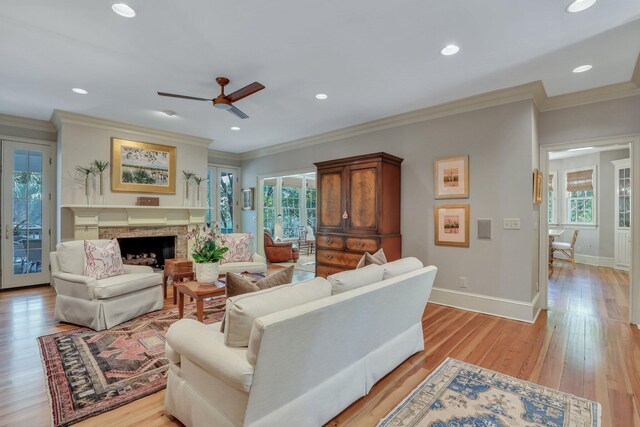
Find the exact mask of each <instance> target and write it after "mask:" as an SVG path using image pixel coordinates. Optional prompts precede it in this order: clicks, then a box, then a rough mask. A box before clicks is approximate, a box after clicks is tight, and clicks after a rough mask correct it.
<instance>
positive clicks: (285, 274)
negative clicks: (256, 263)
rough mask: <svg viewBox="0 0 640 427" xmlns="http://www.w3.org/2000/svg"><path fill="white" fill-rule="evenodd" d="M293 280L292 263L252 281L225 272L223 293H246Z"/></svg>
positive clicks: (224, 323)
mask: <svg viewBox="0 0 640 427" xmlns="http://www.w3.org/2000/svg"><path fill="white" fill-rule="evenodd" d="M291 282H293V265H292V266H291V267H287V268H285V269H284V270H282V271H278V272H277V273H273V274H270V275H268V276H267V277H265V278H264V279H260V280H258V281H257V282H255V283H253V282H251V281H250V280H247V279H246V278H244V277H243V276H242V275H240V274H236V273H227V280H226V283H225V287H224V289H225V293H226V296H227V298H231V297H235V296H237V295H242V294H248V293H251V292H256V291H259V290H262V289H269V288H273V287H274V286H280V285H286V284H287V283H291ZM226 323H227V322H226V316H224V317H223V318H222V324H221V325H220V332H224V327H225V325H226Z"/></svg>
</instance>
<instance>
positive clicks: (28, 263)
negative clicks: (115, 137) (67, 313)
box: [0, 141, 52, 289]
mask: <svg viewBox="0 0 640 427" xmlns="http://www.w3.org/2000/svg"><path fill="white" fill-rule="evenodd" d="M50 151H51V150H50V147H49V146H47V145H40V144H33V143H26V142H13V141H2V190H3V191H2V208H1V210H2V214H1V216H2V274H1V283H0V286H1V287H2V289H8V288H17V287H21V286H30V285H39V284H44V283H49V248H50V240H51V225H50V216H51V215H50V214H51V203H52V202H51V183H50V182H49V180H50V176H51V174H50V168H51V153H50Z"/></svg>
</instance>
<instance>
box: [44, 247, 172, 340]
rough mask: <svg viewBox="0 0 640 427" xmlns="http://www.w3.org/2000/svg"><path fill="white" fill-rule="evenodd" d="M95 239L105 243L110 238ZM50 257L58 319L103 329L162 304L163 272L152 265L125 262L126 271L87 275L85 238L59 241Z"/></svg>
mask: <svg viewBox="0 0 640 427" xmlns="http://www.w3.org/2000/svg"><path fill="white" fill-rule="evenodd" d="M92 242H93V243H94V244H96V245H97V246H98V247H103V246H104V245H106V244H107V243H109V240H93V241H92ZM49 257H50V260H51V275H52V277H53V281H52V284H53V287H54V288H55V290H56V308H55V315H54V318H55V320H59V321H62V322H67V323H74V324H76V325H82V326H86V327H88V328H91V329H93V330H96V331H101V330H103V329H109V328H112V327H113V326H115V325H118V324H120V323H122V322H126V321H127V320H130V319H133V318H134V317H137V316H140V315H143V314H146V313H149V312H151V311H155V310H160V309H161V308H162V307H163V304H164V301H163V297H162V275H161V274H160V273H154V272H153V269H152V268H151V267H146V266H133V265H125V266H124V269H125V274H121V275H119V276H113V277H109V278H106V279H101V280H96V279H94V278H93V277H89V276H84V275H83V274H84V262H85V261H84V259H85V255H84V241H82V240H76V241H70V242H64V243H60V244H59V245H58V246H57V247H56V252H51V253H50V254H49Z"/></svg>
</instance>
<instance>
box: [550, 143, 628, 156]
mask: <svg viewBox="0 0 640 427" xmlns="http://www.w3.org/2000/svg"><path fill="white" fill-rule="evenodd" d="M624 149H627V150H628V149H629V144H622V145H620V144H618V145H604V146H596V147H584V148H582V149H579V150H575V149H574V150H573V151H572V150H563V151H550V152H549V160H559V159H567V158H569V157H580V156H586V155H588V154H593V153H599V152H601V151H615V150H624Z"/></svg>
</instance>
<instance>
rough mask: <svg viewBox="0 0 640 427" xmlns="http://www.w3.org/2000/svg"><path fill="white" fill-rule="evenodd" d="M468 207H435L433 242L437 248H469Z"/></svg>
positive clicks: (464, 205)
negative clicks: (434, 241)
mask: <svg viewBox="0 0 640 427" xmlns="http://www.w3.org/2000/svg"><path fill="white" fill-rule="evenodd" d="M469 212H470V209H469V205H468V204H458V205H441V206H436V208H435V211H434V213H435V215H434V225H435V240H436V245H439V246H457V247H463V248H468V247H469Z"/></svg>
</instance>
